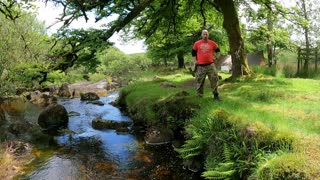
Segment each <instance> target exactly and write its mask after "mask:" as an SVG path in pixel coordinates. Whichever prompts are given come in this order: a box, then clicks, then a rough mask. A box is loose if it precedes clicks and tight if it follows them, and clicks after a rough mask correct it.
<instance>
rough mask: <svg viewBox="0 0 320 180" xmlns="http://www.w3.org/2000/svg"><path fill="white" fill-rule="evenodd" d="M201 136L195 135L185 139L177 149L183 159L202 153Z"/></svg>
mask: <svg viewBox="0 0 320 180" xmlns="http://www.w3.org/2000/svg"><path fill="white" fill-rule="evenodd" d="M202 147H203V136H201V135H196V136H193V137H192V139H189V140H187V141H186V143H185V144H184V145H183V146H182V147H181V148H180V149H178V150H177V151H178V153H179V154H180V156H181V157H182V158H183V159H189V158H191V157H194V156H197V155H199V154H201V153H202Z"/></svg>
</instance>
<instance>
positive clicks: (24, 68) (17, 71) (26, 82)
mask: <svg viewBox="0 0 320 180" xmlns="http://www.w3.org/2000/svg"><path fill="white" fill-rule="evenodd" d="M42 71H43V67H41V66H40V65H39V64H35V63H30V64H21V65H16V66H15V67H14V68H13V69H12V72H10V74H9V76H10V78H11V80H12V81H14V82H16V83H19V85H21V86H22V87H28V88H30V87H33V86H37V85H39V81H41V79H42V78H43V75H42V73H41V72H42Z"/></svg>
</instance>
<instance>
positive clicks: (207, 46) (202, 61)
mask: <svg viewBox="0 0 320 180" xmlns="http://www.w3.org/2000/svg"><path fill="white" fill-rule="evenodd" d="M201 37H202V39H201V40H198V41H197V42H195V43H194V45H193V47H192V57H193V60H194V63H195V68H196V69H195V71H196V72H195V78H196V83H197V85H196V89H197V95H198V97H202V96H203V88H204V82H205V79H206V76H207V75H208V78H209V81H210V86H211V90H212V93H213V99H214V100H218V101H221V99H220V97H219V93H218V81H219V77H218V71H217V69H216V67H215V64H214V63H215V60H214V52H215V53H216V57H217V58H219V57H220V49H219V47H218V45H217V44H216V43H215V42H214V41H212V40H210V39H209V33H208V31H207V30H203V31H202V33H201Z"/></svg>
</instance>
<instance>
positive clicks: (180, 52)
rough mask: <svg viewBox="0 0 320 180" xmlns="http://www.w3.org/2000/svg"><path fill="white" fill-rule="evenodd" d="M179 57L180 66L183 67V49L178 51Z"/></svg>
mask: <svg viewBox="0 0 320 180" xmlns="http://www.w3.org/2000/svg"><path fill="white" fill-rule="evenodd" d="M177 58H178V68H179V69H182V68H183V67H184V57H183V51H179V52H178V54H177Z"/></svg>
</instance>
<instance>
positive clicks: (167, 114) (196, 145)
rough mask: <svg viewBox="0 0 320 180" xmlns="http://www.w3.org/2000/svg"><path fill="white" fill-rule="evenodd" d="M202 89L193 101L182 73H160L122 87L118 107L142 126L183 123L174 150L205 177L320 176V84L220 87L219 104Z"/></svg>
mask: <svg viewBox="0 0 320 180" xmlns="http://www.w3.org/2000/svg"><path fill="white" fill-rule="evenodd" d="M222 76H223V79H224V78H225V77H226V76H227V75H222ZM208 87H209V86H208V85H207V86H206V89H205V95H204V97H203V98H201V99H199V98H197V97H196V96H195V90H194V82H193V78H192V77H191V76H190V75H189V74H185V73H183V72H178V73H176V74H174V75H166V76H164V75H160V76H158V77H156V78H155V77H154V78H146V79H144V80H143V81H139V82H136V83H133V84H131V85H129V86H127V87H125V88H123V90H122V91H121V93H120V98H119V103H120V104H121V105H122V106H126V109H127V111H128V113H129V114H130V115H131V116H132V117H133V119H134V120H135V121H136V122H140V123H141V124H145V125H147V126H151V125H159V124H165V126H167V127H169V128H171V129H172V130H173V131H177V130H178V129H179V128H176V126H182V127H183V129H184V132H185V134H186V137H187V140H186V141H185V143H184V145H183V146H182V147H181V148H180V149H179V153H180V155H181V157H182V158H183V159H184V160H185V165H186V166H188V167H190V168H192V169H199V170H201V171H203V176H204V177H206V178H208V179H225V178H231V179H239V178H241V179H317V178H318V179H319V178H320V173H319V172H320V166H319V165H320V152H319V151H320V150H319V148H318V147H319V145H320V141H319V140H320V139H319V137H320V136H319V134H320V128H319V126H320V121H319V120H320V118H319V117H320V116H319V113H320V111H319V107H320V98H319V90H320V81H317V80H308V79H285V78H274V77H270V76H264V75H257V76H256V77H254V78H251V79H246V80H239V81H238V82H234V83H224V82H222V83H221V85H220V94H221V97H222V98H223V101H222V102H216V101H213V99H212V94H211V93H210V90H209V88H208ZM181 92H184V93H181ZM181 94H182V95H181ZM159 107H161V108H159ZM183 113H185V114H184V115H183ZM175 114H179V115H175ZM199 162H200V165H197V164H199Z"/></svg>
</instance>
